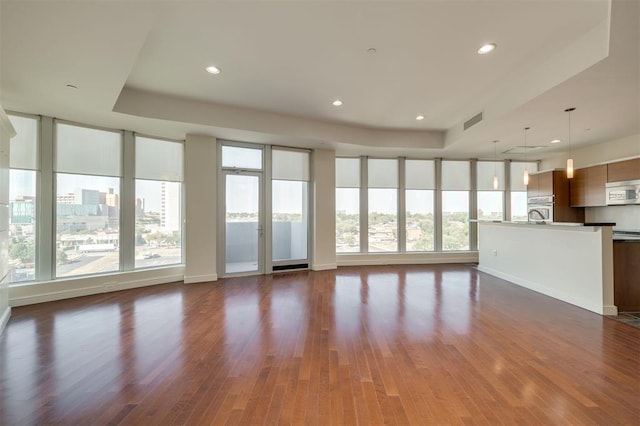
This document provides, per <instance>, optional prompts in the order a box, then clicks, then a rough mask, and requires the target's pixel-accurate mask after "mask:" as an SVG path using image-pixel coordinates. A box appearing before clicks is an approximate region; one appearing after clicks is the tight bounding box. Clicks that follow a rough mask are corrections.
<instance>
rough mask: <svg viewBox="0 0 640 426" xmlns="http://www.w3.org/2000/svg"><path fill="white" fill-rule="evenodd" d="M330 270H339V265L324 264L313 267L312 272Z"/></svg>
mask: <svg viewBox="0 0 640 426" xmlns="http://www.w3.org/2000/svg"><path fill="white" fill-rule="evenodd" d="M330 269H338V265H337V264H335V263H324V264H322V265H311V270H312V271H328V270H330Z"/></svg>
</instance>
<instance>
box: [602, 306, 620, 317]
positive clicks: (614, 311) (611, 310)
mask: <svg viewBox="0 0 640 426" xmlns="http://www.w3.org/2000/svg"><path fill="white" fill-rule="evenodd" d="M602 315H618V307H617V306H614V305H604V306H603V307H602Z"/></svg>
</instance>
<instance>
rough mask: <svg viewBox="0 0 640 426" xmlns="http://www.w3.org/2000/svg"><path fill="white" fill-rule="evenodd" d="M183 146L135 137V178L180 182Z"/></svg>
mask: <svg viewBox="0 0 640 426" xmlns="http://www.w3.org/2000/svg"><path fill="white" fill-rule="evenodd" d="M182 152H183V145H182V143H181V142H170V141H163V140H160V139H149V138H143V137H139V136H136V178H138V179H154V180H164V181H173V182H182V176H183V173H182V164H183V160H182V157H183V154H182Z"/></svg>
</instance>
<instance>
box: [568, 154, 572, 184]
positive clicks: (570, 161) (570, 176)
mask: <svg viewBox="0 0 640 426" xmlns="http://www.w3.org/2000/svg"><path fill="white" fill-rule="evenodd" d="M567 178H568V179H571V178H573V159H572V158H569V159H568V160H567Z"/></svg>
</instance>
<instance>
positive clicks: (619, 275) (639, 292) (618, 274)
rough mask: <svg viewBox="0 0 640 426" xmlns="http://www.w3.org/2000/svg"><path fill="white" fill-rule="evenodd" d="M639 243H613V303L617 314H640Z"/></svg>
mask: <svg viewBox="0 0 640 426" xmlns="http://www.w3.org/2000/svg"><path fill="white" fill-rule="evenodd" d="M638 259H640V241H614V242H613V303H614V304H615V305H616V306H617V307H618V312H640V262H639V261H638Z"/></svg>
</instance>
